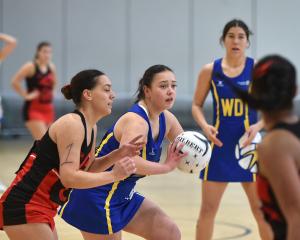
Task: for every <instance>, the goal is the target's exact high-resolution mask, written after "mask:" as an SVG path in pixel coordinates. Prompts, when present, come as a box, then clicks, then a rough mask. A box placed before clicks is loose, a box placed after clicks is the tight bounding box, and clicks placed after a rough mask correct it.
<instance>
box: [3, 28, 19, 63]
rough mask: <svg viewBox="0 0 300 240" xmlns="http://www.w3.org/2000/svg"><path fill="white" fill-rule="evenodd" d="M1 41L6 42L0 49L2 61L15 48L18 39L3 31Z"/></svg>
mask: <svg viewBox="0 0 300 240" xmlns="http://www.w3.org/2000/svg"><path fill="white" fill-rule="evenodd" d="M0 41H3V42H4V46H3V48H2V49H1V50H0V61H2V60H4V59H5V58H6V57H7V56H8V55H9V54H10V53H11V52H12V51H13V50H14V49H15V47H16V46H17V40H16V39H15V38H14V37H12V36H10V35H8V34H4V33H1V34H0Z"/></svg>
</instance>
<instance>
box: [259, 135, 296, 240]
mask: <svg viewBox="0 0 300 240" xmlns="http://www.w3.org/2000/svg"><path fill="white" fill-rule="evenodd" d="M299 145H300V144H299V140H298V139H297V138H296V137H295V136H293V135H292V134H291V133H288V132H287V131H284V130H274V131H273V132H271V133H270V134H269V135H267V136H266V137H265V139H264V140H263V143H262V145H261V146H259V150H258V151H259V152H258V153H259V161H260V167H261V169H262V173H263V175H265V176H266V178H267V179H268V180H269V182H270V184H271V186H272V188H273V190H274V193H275V196H276V199H277V200H278V202H279V205H280V209H281V210H282V212H283V214H284V216H285V218H286V220H287V224H288V238H287V239H288V240H296V239H300V188H299V186H300V178H299V165H298V166H297V162H296V159H297V158H299ZM298 161H299V159H298Z"/></svg>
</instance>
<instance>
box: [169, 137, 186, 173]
mask: <svg viewBox="0 0 300 240" xmlns="http://www.w3.org/2000/svg"><path fill="white" fill-rule="evenodd" d="M183 146H184V144H183V143H179V142H178V141H174V142H172V143H171V144H170V145H169V146H168V150H167V158H166V161H165V164H166V165H167V166H168V167H169V171H172V170H173V169H174V168H176V167H177V166H178V164H179V162H180V160H181V159H182V158H183V157H185V156H186V155H187V153H183V152H182V151H181V149H182V148H183Z"/></svg>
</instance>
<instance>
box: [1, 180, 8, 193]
mask: <svg viewBox="0 0 300 240" xmlns="http://www.w3.org/2000/svg"><path fill="white" fill-rule="evenodd" d="M6 189H7V187H6V186H5V185H4V184H3V183H2V182H0V193H2V192H5V190H6Z"/></svg>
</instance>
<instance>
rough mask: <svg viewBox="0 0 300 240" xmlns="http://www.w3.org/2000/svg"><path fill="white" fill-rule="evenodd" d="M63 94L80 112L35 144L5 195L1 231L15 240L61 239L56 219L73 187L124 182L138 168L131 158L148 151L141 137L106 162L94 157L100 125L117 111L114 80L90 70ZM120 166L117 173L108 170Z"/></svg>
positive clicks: (0, 212)
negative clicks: (58, 210) (107, 169)
mask: <svg viewBox="0 0 300 240" xmlns="http://www.w3.org/2000/svg"><path fill="white" fill-rule="evenodd" d="M62 92H63V94H64V96H65V98H66V99H72V100H73V102H74V103H75V105H76V110H75V111H74V112H72V113H68V114H65V115H63V116H62V117H61V118H59V119H58V120H56V121H55V122H54V123H53V124H52V125H51V126H50V127H49V129H48V131H47V132H46V133H45V135H44V136H43V137H42V139H41V140H36V141H35V142H34V145H33V147H32V148H31V150H30V151H29V153H28V154H27V156H26V158H25V160H24V162H23V163H22V164H21V166H20V168H19V170H18V171H17V172H16V174H17V175H16V177H15V179H14V180H13V182H12V184H11V185H10V187H9V188H8V189H7V190H6V191H5V192H4V193H3V195H2V196H1V199H0V229H4V231H5V233H6V234H7V235H8V237H9V239H11V240H19V239H41V238H42V239H44V240H54V239H58V237H57V233H56V228H55V223H54V219H53V218H54V216H55V215H56V212H57V207H58V206H59V205H61V204H63V203H64V202H65V201H66V200H67V198H68V195H69V192H70V190H71V188H79V189H81V188H91V187H96V186H99V185H103V184H108V183H111V182H114V181H120V180H122V179H124V178H126V177H127V176H129V175H130V174H132V173H134V172H135V170H136V168H135V164H134V161H133V160H132V159H131V158H130V156H134V155H136V154H138V153H139V152H140V150H141V149H142V145H143V142H138V140H139V139H140V137H141V136H138V135H135V136H136V137H133V138H132V139H131V140H130V141H128V142H127V143H124V144H123V145H122V146H121V148H119V149H117V150H116V151H112V152H111V153H110V154H108V155H106V156H104V157H102V158H95V155H94V153H95V144H96V140H95V139H96V136H97V126H96V123H97V122H98V120H99V119H101V118H103V117H104V116H107V115H109V114H110V113H111V108H112V102H113V99H114V97H115V96H114V92H113V91H112V88H111V81H110V79H109V78H108V77H107V76H106V75H105V74H104V73H102V72H101V71H98V70H93V69H91V70H84V71H81V72H79V73H78V74H76V75H75V76H74V77H73V78H72V80H71V84H68V85H66V86H65V87H63V88H62ZM128 156H129V157H128ZM120 159H121V160H120ZM118 160H120V161H119V162H118V163H116V162H117V161H118ZM114 163H116V164H115V165H114V167H113V168H112V169H111V171H106V172H103V171H104V170H105V168H104V167H105V166H111V165H112V164H114ZM88 170H90V171H93V173H91V172H87V171H88Z"/></svg>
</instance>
